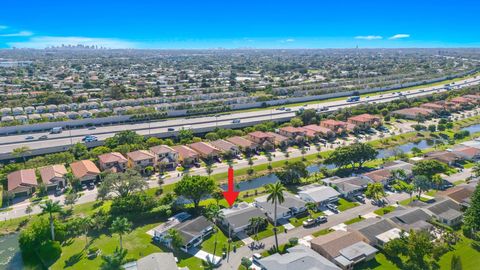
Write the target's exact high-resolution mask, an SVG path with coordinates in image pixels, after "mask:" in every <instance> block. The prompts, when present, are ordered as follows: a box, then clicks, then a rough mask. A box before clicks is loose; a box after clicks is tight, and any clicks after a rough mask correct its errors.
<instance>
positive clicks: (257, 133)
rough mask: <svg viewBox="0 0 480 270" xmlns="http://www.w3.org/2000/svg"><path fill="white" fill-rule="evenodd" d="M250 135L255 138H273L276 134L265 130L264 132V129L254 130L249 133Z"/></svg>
mask: <svg viewBox="0 0 480 270" xmlns="http://www.w3.org/2000/svg"><path fill="white" fill-rule="evenodd" d="M248 135H250V136H252V137H255V138H259V139H263V138H273V137H274V136H272V135H270V134H268V133H265V132H262V131H254V132H250V133H248Z"/></svg>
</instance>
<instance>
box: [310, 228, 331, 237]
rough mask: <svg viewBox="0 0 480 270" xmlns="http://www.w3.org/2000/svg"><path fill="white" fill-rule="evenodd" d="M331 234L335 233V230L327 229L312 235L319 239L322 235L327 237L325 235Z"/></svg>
mask: <svg viewBox="0 0 480 270" xmlns="http://www.w3.org/2000/svg"><path fill="white" fill-rule="evenodd" d="M331 232H333V230H332V229H330V228H327V229H322V230H320V231H317V232H314V233H312V235H313V236H314V237H319V236H320V235H325V234H328V233H331Z"/></svg>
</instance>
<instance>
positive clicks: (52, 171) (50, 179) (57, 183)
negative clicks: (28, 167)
mask: <svg viewBox="0 0 480 270" xmlns="http://www.w3.org/2000/svg"><path fill="white" fill-rule="evenodd" d="M38 171H39V173H40V178H41V179H42V182H43V183H44V184H45V185H46V186H47V189H56V188H57V187H59V188H63V187H65V186H66V182H67V180H66V177H65V175H66V174H67V168H65V166H64V165H63V164H57V165H50V166H45V167H41V168H40V169H38Z"/></svg>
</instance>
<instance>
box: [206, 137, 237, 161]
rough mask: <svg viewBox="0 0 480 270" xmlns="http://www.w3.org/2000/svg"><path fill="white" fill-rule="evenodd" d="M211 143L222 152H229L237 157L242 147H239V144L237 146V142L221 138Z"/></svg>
mask: <svg viewBox="0 0 480 270" xmlns="http://www.w3.org/2000/svg"><path fill="white" fill-rule="evenodd" d="M210 144H211V145H213V146H214V147H215V148H217V149H218V150H220V151H221V152H222V154H228V153H229V154H231V156H232V157H236V156H238V155H240V148H238V146H236V145H235V144H233V143H231V142H229V141H226V140H223V139H219V140H215V141H212V142H210Z"/></svg>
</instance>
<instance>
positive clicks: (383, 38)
mask: <svg viewBox="0 0 480 270" xmlns="http://www.w3.org/2000/svg"><path fill="white" fill-rule="evenodd" d="M1 9H2V10H1V11H0V48H10V47H13V46H15V47H32V48H43V47H46V46H51V45H60V44H86V45H90V44H97V45H99V46H106V47H110V48H219V47H222V48H242V47H251V48H351V47H355V46H357V45H358V46H359V47H361V48H365V47H480V21H479V20H478V16H479V15H478V14H480V3H477V1H473V0H470V1H465V0H457V1H445V0H444V1H441V0H440V1H438V0H437V1H433V0H415V1H412V0H403V1H386V0H383V1H380V0H370V1H369V0H363V1H361V0H357V1H350V0H336V1H330V0H316V1H303V0H296V1H282V0H277V1H270V0H256V1H251V0H242V1H228V0H223V1H206V0H204V1H201V0H197V1H186V0H183V1H182V0H177V1H168V0H167V1H161V0H158V1H156V0H151V1H143V0H135V1H124V0H116V1H108V0H96V1H91V0H83V1H65V0H62V1H58V0H48V1H47V0H44V1H34V0H23V1H2V4H1Z"/></svg>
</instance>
